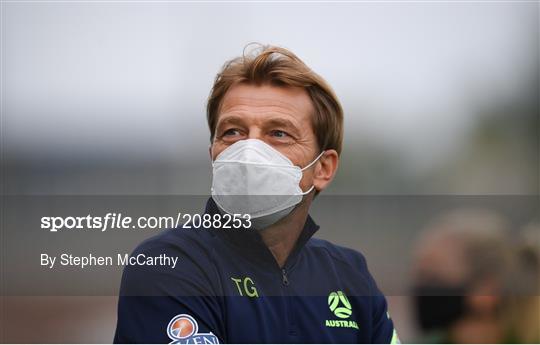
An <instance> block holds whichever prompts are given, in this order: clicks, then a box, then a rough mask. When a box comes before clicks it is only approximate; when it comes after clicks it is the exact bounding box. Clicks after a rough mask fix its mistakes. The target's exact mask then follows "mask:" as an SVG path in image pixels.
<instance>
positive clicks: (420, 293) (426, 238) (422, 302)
mask: <svg viewBox="0 0 540 345" xmlns="http://www.w3.org/2000/svg"><path fill="white" fill-rule="evenodd" d="M507 228H508V227H507V225H506V222H505V221H504V219H502V218H501V217H500V216H499V215H498V214H496V213H492V212H490V211H486V210H458V211H454V212H451V213H448V214H446V215H443V216H442V217H441V218H439V219H437V220H436V221H435V222H433V223H432V224H430V225H429V226H428V227H427V230H426V231H425V232H424V233H423V235H422V236H421V238H420V239H419V241H418V246H417V248H416V251H415V255H414V262H413V284H414V285H413V286H414V287H413V291H412V296H413V299H414V305H415V309H416V310H415V311H416V317H417V321H418V324H419V327H420V328H421V330H422V332H423V336H424V338H423V339H420V342H424V341H425V342H430V343H501V342H503V343H506V342H515V340H514V337H515V335H514V334H515V332H513V331H511V330H509V329H508V326H509V323H508V320H507V318H506V317H505V315H503V314H504V312H503V311H504V309H505V308H504V305H505V301H504V297H503V296H504V295H505V291H506V288H507V284H508V282H509V277H510V272H511V269H512V251H511V249H510V246H509V241H508V239H509V237H508V236H507Z"/></svg>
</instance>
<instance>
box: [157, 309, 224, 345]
mask: <svg viewBox="0 0 540 345" xmlns="http://www.w3.org/2000/svg"><path fill="white" fill-rule="evenodd" d="M198 332H199V324H198V323H197V321H196V320H195V319H194V318H193V317H192V316H191V315H188V314H180V315H176V316H175V317H173V318H172V319H171V321H170V322H169V325H168V326H167V335H168V336H169V338H171V339H172V342H170V344H219V340H218V338H217V337H216V336H215V335H214V334H213V333H212V332H209V333H198Z"/></svg>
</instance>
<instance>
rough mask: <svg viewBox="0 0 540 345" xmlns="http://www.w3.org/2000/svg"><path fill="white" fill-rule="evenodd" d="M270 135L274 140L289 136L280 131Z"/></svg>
mask: <svg viewBox="0 0 540 345" xmlns="http://www.w3.org/2000/svg"><path fill="white" fill-rule="evenodd" d="M272 135H273V136H275V137H276V138H285V137H288V136H289V135H288V134H287V133H286V132H284V131H280V130H276V131H272Z"/></svg>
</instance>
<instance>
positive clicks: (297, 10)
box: [2, 2, 538, 159]
mask: <svg viewBox="0 0 540 345" xmlns="http://www.w3.org/2000/svg"><path fill="white" fill-rule="evenodd" d="M2 6H3V13H2V15H3V17H2V34H3V36H2V59H3V64H2V74H3V95H2V96H3V114H2V117H3V118H2V120H3V121H2V122H3V123H2V124H3V128H2V135H3V136H4V144H5V145H6V146H5V150H6V151H5V152H7V153H8V155H9V153H15V152H17V154H21V153H34V154H42V153H45V154H54V155H63V154H81V153H93V154H97V155H99V154H112V155H125V156H133V157H139V158H142V157H154V158H156V157H157V158H162V159H175V157H179V156H182V155H191V156H200V154H201V152H204V158H206V149H207V145H208V132H207V128H206V122H205V113H204V110H205V109H204V106H205V99H206V97H207V95H208V92H209V89H210V87H211V84H212V80H213V78H214V76H215V74H216V72H217V71H218V70H219V68H220V67H221V65H222V64H223V63H224V62H225V60H227V59H230V58H232V57H235V56H237V55H239V54H241V53H242V49H243V47H244V46H245V45H246V44H247V43H248V42H252V41H258V42H262V43H272V44H277V45H281V46H284V47H287V48H290V49H291V50H293V51H294V52H295V53H296V54H297V55H299V56H300V57H301V58H302V59H303V60H304V61H305V62H306V63H307V64H308V65H309V66H311V67H312V68H313V69H314V70H315V71H316V72H318V73H319V74H321V75H322V76H323V77H324V78H326V79H327V80H328V81H329V82H330V84H331V85H332V86H333V87H334V88H335V90H336V92H337V94H338V96H339V97H340V99H341V101H342V103H343V106H344V109H345V113H346V114H345V116H346V120H345V121H346V145H347V144H348V147H351V146H354V145H355V143H357V142H361V141H362V140H366V141H372V142H375V143H377V144H381V145H387V146H389V147H400V148H402V149H403V148H404V149H405V151H407V152H409V154H410V155H411V157H413V158H414V157H416V158H418V157H424V158H429V157H435V156H437V155H438V154H440V153H441V152H444V151H445V150H447V149H448V148H449V147H451V146H452V145H453V144H455V143H456V142H457V141H458V140H459V138H460V137H461V135H462V134H463V133H464V130H465V129H466V128H467V126H468V125H470V123H472V121H473V120H474V119H473V115H475V110H476V108H477V106H478V104H482V103H489V102H491V101H492V100H493V99H500V98H501V97H507V96H508V95H510V94H512V93H513V92H519V91H516V90H519V89H518V88H519V86H520V85H521V84H522V83H523V82H524V80H526V79H527V76H528V75H530V73H532V72H535V71H534V70H531V68H534V67H535V66H536V68H537V64H538V3H536V2H519V3H517V2H507V3H502V2H497V3H485V2H483V3H482V2H475V3H464V2H458V3H451V2H448V3H444V2H430V3H429V2H417V3H414V2H407V3H389V2H384V3H370V2H362V3H339V4H336V3H309V4H306V3H304V4H300V3H252V4H245V3H225V4H217V3H202V4H201V3H199V4H196V3H174V2H161V3H151V2H137V3H134V2H132V3H128V2H126V3H121V2H109V3H107V2H99V3H88V2H80V3H66V2H44V3H37V2H27V3H17V2H10V3H4V4H2ZM536 72H538V70H536ZM194 148H196V149H194Z"/></svg>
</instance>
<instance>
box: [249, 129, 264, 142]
mask: <svg viewBox="0 0 540 345" xmlns="http://www.w3.org/2000/svg"><path fill="white" fill-rule="evenodd" d="M248 139H259V140H264V137H263V131H262V130H261V128H259V127H258V126H252V127H249V132H248Z"/></svg>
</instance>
